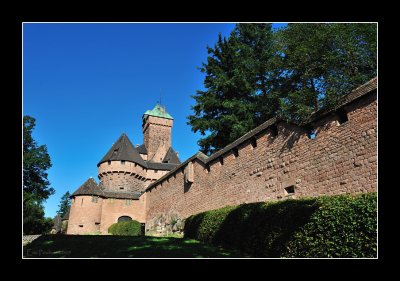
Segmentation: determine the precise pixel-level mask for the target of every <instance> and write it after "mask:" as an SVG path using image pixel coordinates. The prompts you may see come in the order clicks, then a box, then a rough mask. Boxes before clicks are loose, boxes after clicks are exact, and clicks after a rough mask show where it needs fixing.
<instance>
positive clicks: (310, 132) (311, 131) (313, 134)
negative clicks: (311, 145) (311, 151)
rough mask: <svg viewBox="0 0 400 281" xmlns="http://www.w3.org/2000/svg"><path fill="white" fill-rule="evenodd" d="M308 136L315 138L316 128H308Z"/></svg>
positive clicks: (311, 138)
mask: <svg viewBox="0 0 400 281" xmlns="http://www.w3.org/2000/svg"><path fill="white" fill-rule="evenodd" d="M307 136H308V138H309V139H310V140H313V139H315V130H314V129H309V130H308V133H307Z"/></svg>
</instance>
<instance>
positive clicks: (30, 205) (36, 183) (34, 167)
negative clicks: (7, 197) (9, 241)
mask: <svg viewBox="0 0 400 281" xmlns="http://www.w3.org/2000/svg"><path fill="white" fill-rule="evenodd" d="M34 127H35V119H34V118H33V117H30V116H24V131H23V133H24V135H23V137H24V140H23V149H24V155H23V161H24V163H23V180H24V181H23V196H24V197H23V198H24V199H23V216H24V217H23V224H24V227H23V230H24V234H38V233H47V232H49V231H50V229H51V226H52V219H51V218H45V217H44V209H43V202H44V201H45V200H46V199H47V198H48V197H49V196H50V195H52V194H53V193H54V189H53V188H52V187H50V186H49V185H50V183H49V181H48V180H47V173H46V170H47V169H49V168H50V167H51V162H50V156H49V154H48V153H47V148H46V146H45V145H41V146H38V145H37V143H36V141H35V140H34V139H33V138H32V130H33V128H34Z"/></svg>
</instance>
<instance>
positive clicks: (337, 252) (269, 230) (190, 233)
mask: <svg viewBox="0 0 400 281" xmlns="http://www.w3.org/2000/svg"><path fill="white" fill-rule="evenodd" d="M376 228H377V213H376V193H369V194H362V195H357V196H351V195H338V196H324V197H319V198H306V199H299V200H285V201H278V202H267V203H252V204H243V205H239V206H236V207H225V208H222V209H218V210H213V211H208V212H204V213H200V214H197V215H194V216H191V217H189V218H187V220H186V224H185V237H187V238H194V239H198V240H200V241H203V242H208V243H212V244H216V245H222V246H224V247H227V248H234V249H238V250H241V251H242V252H244V253H248V254H250V255H253V256H258V257H375V256H376V248H377V247H376V246H377V236H376V234H377V232H376V231H377V229H376Z"/></svg>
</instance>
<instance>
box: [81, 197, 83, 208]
mask: <svg viewBox="0 0 400 281" xmlns="http://www.w3.org/2000/svg"><path fill="white" fill-rule="evenodd" d="M82 205H83V198H82V201H81V206H82Z"/></svg>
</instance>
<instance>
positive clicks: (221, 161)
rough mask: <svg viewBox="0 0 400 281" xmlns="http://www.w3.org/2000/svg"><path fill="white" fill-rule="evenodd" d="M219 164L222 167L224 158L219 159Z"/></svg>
mask: <svg viewBox="0 0 400 281" xmlns="http://www.w3.org/2000/svg"><path fill="white" fill-rule="evenodd" d="M219 163H220V164H221V166H222V165H224V157H222V156H221V158H219Z"/></svg>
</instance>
